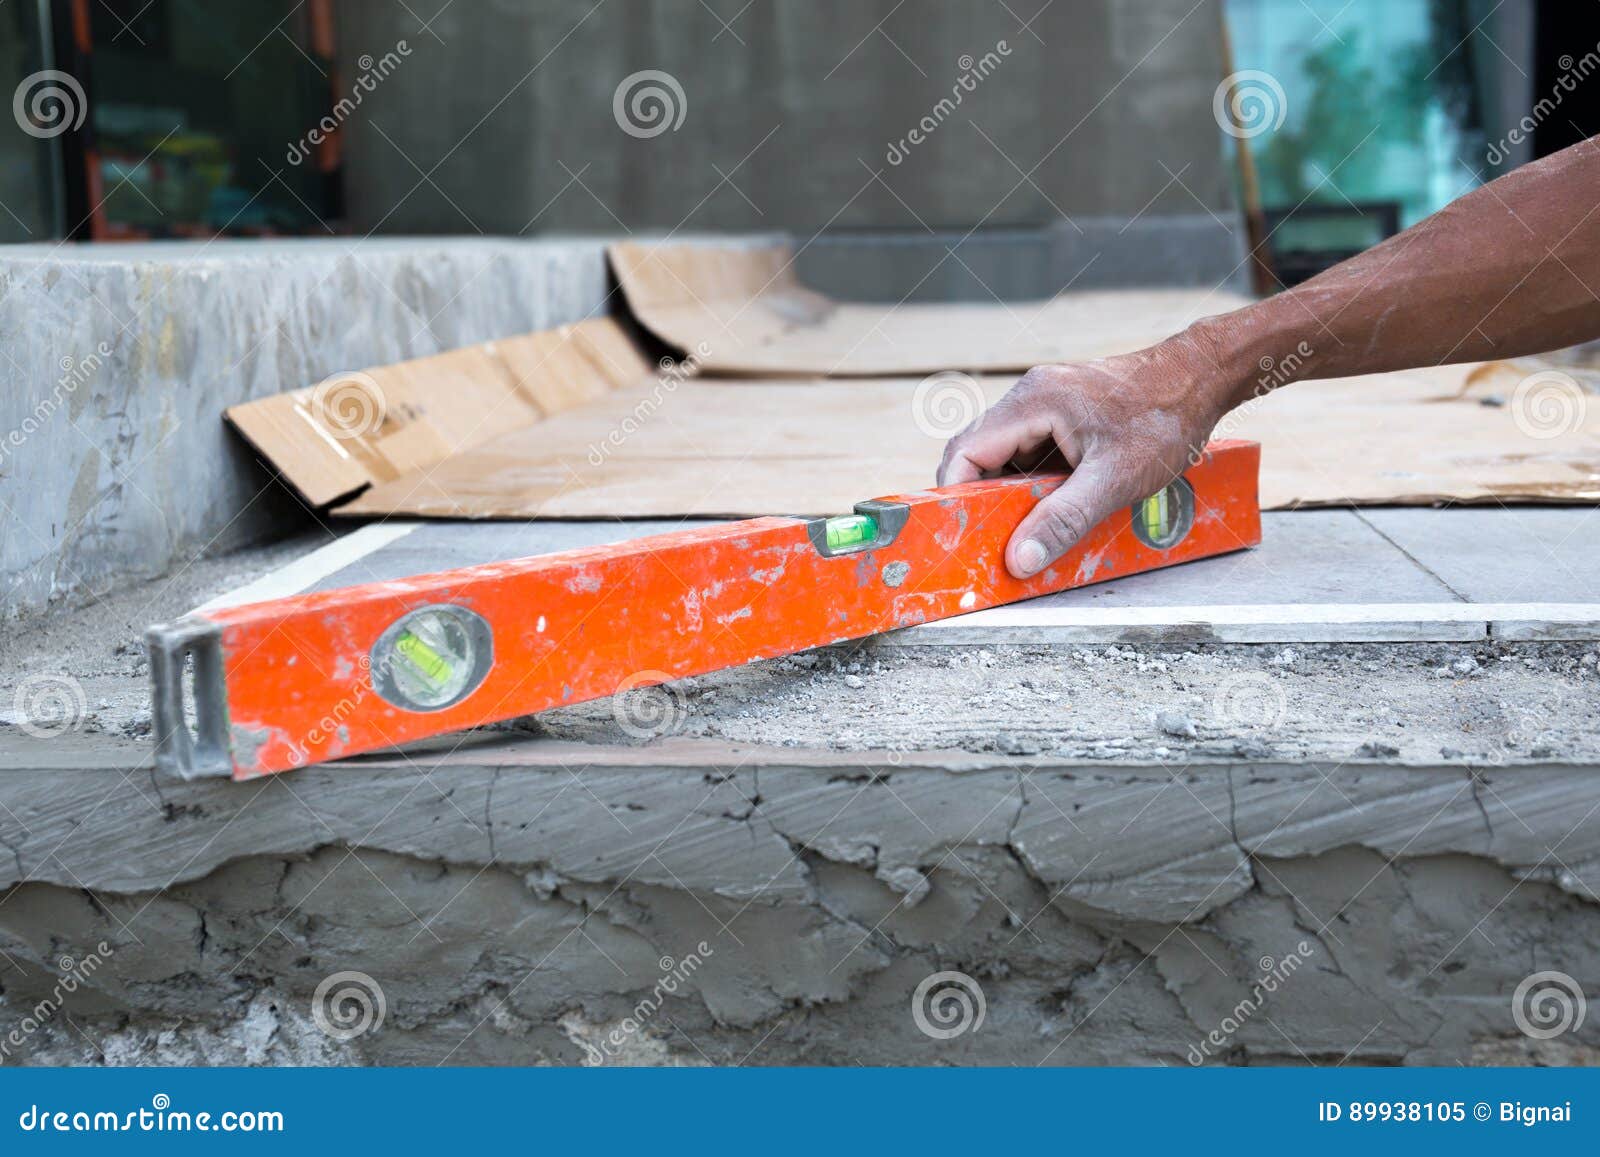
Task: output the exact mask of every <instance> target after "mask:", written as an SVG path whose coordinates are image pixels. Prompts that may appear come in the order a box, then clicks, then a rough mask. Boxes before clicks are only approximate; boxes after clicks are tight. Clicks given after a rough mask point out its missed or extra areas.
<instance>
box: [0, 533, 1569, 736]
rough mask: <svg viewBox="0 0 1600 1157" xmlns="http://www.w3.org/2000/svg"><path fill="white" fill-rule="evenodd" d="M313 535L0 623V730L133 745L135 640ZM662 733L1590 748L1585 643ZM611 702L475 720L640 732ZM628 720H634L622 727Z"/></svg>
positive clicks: (1005, 653) (1015, 663)
mask: <svg viewBox="0 0 1600 1157" xmlns="http://www.w3.org/2000/svg"><path fill="white" fill-rule="evenodd" d="M326 537H327V532H326V531H321V530H319V531H316V532H314V533H307V534H302V535H300V536H297V537H295V538H292V539H289V540H286V541H284V542H282V543H279V544H277V545H275V546H272V547H266V548H256V549H252V550H248V551H242V552H239V553H236V554H233V555H228V556H223V557H220V558H211V559H201V560H199V561H196V562H194V563H192V564H191V565H190V566H188V567H186V568H185V569H184V570H182V571H180V572H178V573H177V574H175V575H173V576H171V577H169V578H167V579H164V580H161V581H159V582H151V583H142V584H134V585H130V586H128V587H126V588H124V589H122V590H119V591H116V592H114V593H112V594H110V595H108V596H106V597H104V598H102V599H100V600H99V601H97V602H93V603H88V604H83V605H77V606H63V607H58V608H55V609H52V610H50V611H47V612H38V613H32V614H27V615H24V616H22V617H18V618H12V619H10V620H5V621H0V661H3V662H0V727H5V726H7V725H9V726H12V727H15V726H17V725H18V724H19V723H21V722H22V720H21V719H20V718H19V714H18V712H19V704H18V702H17V696H18V686H19V684H20V683H21V682H22V681H23V680H24V679H27V678H28V677H30V676H53V675H59V676H65V677H69V678H71V679H72V680H73V681H74V682H75V684H76V686H77V688H78V689H79V690H78V691H75V692H74V694H78V695H81V707H82V710H81V718H80V719H79V721H78V725H77V727H76V728H75V729H76V730H79V731H81V732H84V733H86V734H89V735H96V736H100V737H102V738H103V739H104V740H105V741H106V742H107V743H113V744H125V745H128V748H129V750H130V751H131V750H134V749H135V748H136V746H137V745H139V744H147V743H148V737H149V734H150V727H151V716H150V693H149V687H148V680H149V676H148V669H147V666H146V662H145V656H144V648H143V644H142V642H141V638H142V635H143V632H144V629H145V628H146V627H147V626H149V625H150V624H151V623H153V622H159V621H164V620H168V619H173V618H177V617H178V616H180V615H182V614H183V613H184V612H186V611H188V610H189V609H191V608H193V607H194V606H196V605H198V604H199V603H201V602H203V601H205V600H206V599H208V598H211V597H213V596H214V595H217V594H220V593H222V592H224V591H227V590H230V589H234V588H236V587H237V586H239V585H241V584H242V583H244V582H247V581H249V580H251V579H253V578H255V577H257V576H259V575H260V574H262V573H264V572H266V571H268V570H271V569H274V568H276V567H277V566H281V565H283V564H284V563H285V562H288V561H290V560H292V559H294V558H298V557H301V556H302V555H304V554H305V553H306V551H307V550H309V549H311V548H313V547H315V546H316V545H319V544H320V543H321V542H323V541H325V540H326ZM634 694H650V695H655V696H657V697H660V698H661V699H662V703H661V704H660V706H661V707H662V708H663V711H662V712H661V715H660V717H661V718H662V719H663V721H664V723H665V727H664V728H663V729H662V734H667V733H671V734H682V735H688V736H699V737H707V738H721V739H726V740H729V741H733V742H739V743H759V744H764V745H773V746H793V747H811V748H828V749H834V750H871V749H886V750H902V751H904V750H930V749H947V748H948V749H956V750H963V751H972V752H997V753H1001V754H1006V755H1024V756H1026V755H1039V754H1050V755H1056V756H1060V757H1067V758H1082V759H1093V760H1135V761H1137V760H1151V759H1155V760H1186V759H1192V758H1201V759H1204V758H1222V759H1241V758H1242V759H1261V760H1279V759H1290V760H1292V759H1334V760H1337V759H1343V758H1362V759H1394V760H1397V761H1417V760H1421V761H1429V762H1432V761H1438V760H1445V761H1462V762H1466V763H1498V762H1504V761H1507V760H1526V759H1534V760H1538V759H1568V760H1585V759H1597V758H1600V711H1597V710H1596V708H1597V707H1600V647H1597V645H1596V644H1594V643H1576V642H1573V643H1502V642H1496V641H1490V640H1484V641H1482V642H1476V643H1448V644H1445V643H1439V644H1415V643H1414V644H1403V643H1373V644H1310V645H1307V644H1292V645H1282V646H1278V645H1253V646H1251V645H1222V644H1193V645H1178V644H1169V645H1140V646H1132V645H1116V646H1093V647H1090V646H1078V647H1074V646H1051V647H1016V646H995V647H950V646H929V647H919V648H910V647H889V646H881V645H878V644H875V643H873V642H871V641H867V642H864V643H856V644H850V645H846V646H840V647H834V648H825V649H821V650H817V651H812V652H808V653H804V654H800V655H795V656H792V657H789V658H784V659H776V660H771V661H768V662H762V663H753V664H750V665H747V666H744V667H739V668H733V669H730V670H727V671H721V672H716V673H713V674H710V675H706V676H701V677H698V678H694V679H685V680H680V681H678V682H676V683H674V684H671V685H669V686H667V687H664V688H660V689H657V690H654V691H647V692H634ZM616 707H617V704H615V703H613V702H612V701H611V700H598V701H594V702H591V703H585V704H579V705H576V706H573V707H564V708H558V709H555V710H552V711H547V712H544V713H542V714H540V715H538V716H534V717H529V718H527V719H523V720H517V721H513V722H511V723H507V724H501V725H497V727H495V728H492V729H490V730H513V731H530V730H531V731H536V732H539V731H542V732H544V733H548V734H550V735H553V736H556V737H560V738H571V739H578V740H581V741H585V742H593V743H624V744H631V743H637V742H640V739H639V737H638V736H637V734H635V733H633V732H630V731H625V730H623V729H622V728H621V727H620V726H618V724H617V721H616V718H615V710H614V709H615V708H616ZM636 731H637V728H635V729H634V732H636Z"/></svg>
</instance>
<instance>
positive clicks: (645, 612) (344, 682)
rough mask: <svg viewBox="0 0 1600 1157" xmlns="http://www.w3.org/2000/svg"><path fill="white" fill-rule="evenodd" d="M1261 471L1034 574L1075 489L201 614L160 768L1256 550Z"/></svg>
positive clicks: (1003, 488)
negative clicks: (1019, 540) (1026, 569)
mask: <svg viewBox="0 0 1600 1157" xmlns="http://www.w3.org/2000/svg"><path fill="white" fill-rule="evenodd" d="M1259 463H1260V447H1259V446H1257V445H1256V444H1255V443H1253V442H1238V441H1230V442H1216V443H1213V444H1212V445H1210V446H1208V447H1207V448H1206V451H1205V453H1204V454H1203V455H1202V456H1201V458H1200V460H1199V461H1198V462H1197V463H1196V464H1195V465H1194V466H1193V467H1192V468H1191V469H1190V470H1189V471H1188V472H1187V473H1186V474H1184V476H1183V477H1181V478H1179V479H1177V480H1176V481H1174V482H1173V484H1172V485H1170V486H1168V487H1167V488H1166V489H1164V490H1162V491H1161V492H1160V493H1159V494H1156V495H1153V496H1152V497H1150V498H1147V499H1145V500H1144V501H1143V502H1139V503H1136V504H1135V505H1134V506H1133V507H1132V508H1131V510H1129V511H1128V512H1126V513H1122V514H1117V515H1114V516H1112V517H1111V518H1108V519H1107V520H1106V521H1105V522H1103V523H1101V524H1100V525H1099V526H1097V527H1095V528H1094V530H1093V531H1091V532H1090V533H1089V534H1088V535H1087V536H1085V538H1084V539H1083V541H1082V542H1080V543H1079V544H1078V545H1077V546H1076V547H1074V548H1073V549H1072V550H1071V551H1070V552H1068V553H1067V554H1066V555H1065V556H1063V557H1062V558H1061V559H1060V560H1059V561H1057V562H1056V563H1055V564H1054V565H1053V566H1051V567H1049V568H1047V569H1046V570H1044V571H1043V572H1041V573H1040V574H1038V575H1035V576H1034V577H1033V578H1030V579H1027V580H1019V579H1015V578H1013V577H1011V575H1010V574H1009V573H1008V572H1007V571H1006V568H1005V562H1004V555H1005V548H1006V543H1007V541H1008V540H1009V539H1010V537H1011V534H1012V532H1013V531H1014V530H1015V529H1016V527H1017V525H1018V524H1019V523H1020V522H1021V521H1022V518H1023V516H1024V515H1025V514H1027V513H1028V511H1029V510H1030V509H1032V507H1033V505H1034V503H1036V502H1037V501H1038V500H1039V499H1040V498H1041V497H1043V496H1044V495H1046V494H1048V493H1050V492H1051V491H1052V490H1054V489H1055V488H1056V487H1057V486H1059V485H1060V484H1061V482H1062V480H1063V477H1062V476H1061V475H1051V476H1049V477H1033V478H1023V477H1011V478H999V479H992V480H988V481H982V482H970V483H967V484H965V485H962V486H950V487H946V488H944V489H941V490H927V491H919V492H917V493H914V494H900V495H894V496H891V497H888V498H878V499H874V500H872V501H870V502H862V503H859V504H858V505H857V506H856V508H855V511H854V513H852V514H847V515H842V516H840V517H837V518H816V519H802V518H755V519H750V520H748V521H745V522H733V523H728V524H726V525H723V526H714V527H707V528H702V529H697V530H689V531H681V532H678V533H673V534H662V535H656V536H654V537H651V538H641V539H635V540H633V541H631V542H623V543H617V544H615V545H611V546H601V547H591V548H587V549H583V550H571V551H565V552H563V553H560V554H551V555H542V556H539V557H536V558H525V559H517V560H514V561H511V562H499V563H490V564H487V565H484V566H473V567H465V568H463V569H460V570H452V571H442V572H440V573H438V574H429V575H419V576H417V577H415V578H410V579H402V580H400V581H397V582H378V583H369V584H366V585H363V586H355V587H347V588H345V589H343V590H334V591H323V592H319V593H316V594H306V595H296V596H293V597H290V598H284V599H275V600H273V601H271V602H264V603H255V604H252V605H249V606H240V607H230V608H227V609H219V610H213V611H207V612H205V613H203V614H202V613H196V614H193V615H189V616H187V617H185V618H183V619H180V620H179V621H178V622H176V623H172V624H169V625H166V626H157V627H152V628H150V630H149V631H148V632H147V634H146V636H145V639H146V643H147V644H148V646H149V649H150V673H151V677H152V679H153V680H154V684H155V728H156V757H157V762H158V764H159V765H160V766H161V767H162V768H163V769H164V770H168V771H173V772H176V773H178V774H180V775H183V776H196V775H226V774H232V775H233V777H234V778H235V779H246V778H249V777H252V776H257V775H265V774H267V773H270V772H275V771H283V770H286V769H288V768H292V767H297V766H300V765H302V764H306V763H317V762H320V761H322V760H327V759H335V758H338V757H340V756H345V755H352V754H355V753H356V752H361V751H370V750H372V749H374V748H379V747H388V746H392V745H394V744H399V743H405V742H408V741H410V740H415V739H421V738H423V737H425V736H429V735H438V734H440V733H442V732H447V731H455V730H459V729H462V728H467V727H473V726H476V725H479V724H485V723H492V722H495V721H497V720H502V719H509V718H513V717H515V716H519V715H528V714H532V713H534V712H537V711H543V710H546V709H548V708H551V707H557V706H561V705H562V704H566V703H579V702H582V701H583V700H586V699H596V698H600V697H602V696H606V695H611V694H613V693H615V692H617V691H618V690H619V689H621V690H627V689H631V688H633V687H637V686H643V685H648V684H652V683H660V682H665V681H667V680H670V679H679V678H683V677H685V676H689V675H701V674H705V673H706V672H708V671H715V670H718V669H720V668H723V667H732V666H737V665H739V664H742V663H749V662H753V661H755V660H758V659H771V658H775V657H777V656H779V655H788V654H792V653H794V652H796V651H802V650H805V649H807V648H809V647H818V646H823V645H826V644H829V643H838V642H843V641H845V640H849V639H859V638H862V637H864V636H867V635H873V634H877V633H878V632H880V631H887V630H892V629H894V628H896V627H907V626H912V625H914V624H917V623H926V622H930V621H932V620H934V619H942V618H947V617H949V616H951V615H959V614H961V613H963V612H965V611H972V610H980V609H982V608H985V607H992V606H997V605H999V604H1001V603H1009V602H1015V601H1016V600H1018V599H1025V598H1030V597H1032V596H1034V595H1042V594H1046V593H1048V592H1050V591H1059V590H1064V589H1066V588H1068V587H1076V586H1083V585H1086V584H1088V583H1095V582H1103V581H1105V580H1106V579H1114V578H1120V577H1122V576H1124V575H1129V574H1134V573H1136V572H1139V571H1145V570H1151V569H1153V568H1156V567H1163V566H1170V565H1172V564H1174V563H1180V562H1188V561H1190V560H1192V559H1197V558H1204V557H1207V556H1209V555H1217V554H1224V553H1227V552H1228V551H1233V550H1239V549H1241V548H1243V547H1247V546H1254V545H1255V544H1256V543H1258V542H1260V541H1261V509H1260V504H1259V502H1258V500H1257V496H1256V476H1257V470H1258V466H1259ZM191 660H192V663H193V685H194V686H193V704H192V706H193V711H194V716H195V725H194V727H193V728H191V727H190V726H189V724H188V723H187V721H186V705H185V694H184V679H183V676H184V669H185V664H186V661H191Z"/></svg>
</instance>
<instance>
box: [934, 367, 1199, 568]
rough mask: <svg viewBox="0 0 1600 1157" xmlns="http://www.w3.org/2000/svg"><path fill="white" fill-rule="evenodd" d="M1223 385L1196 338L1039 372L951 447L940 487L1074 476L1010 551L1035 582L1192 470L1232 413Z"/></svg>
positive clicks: (1031, 517)
mask: <svg viewBox="0 0 1600 1157" xmlns="http://www.w3.org/2000/svg"><path fill="white" fill-rule="evenodd" d="M1224 376H1225V375H1223V374H1222V373H1221V372H1220V370H1219V369H1218V367H1217V366H1216V363H1215V361H1214V360H1213V358H1212V357H1211V356H1210V351H1209V349H1207V348H1206V347H1204V346H1202V344H1201V343H1200V342H1199V341H1198V340H1197V339H1195V338H1194V337H1191V336H1189V335H1179V336H1178V337H1176V338H1173V339H1172V340H1170V341H1168V342H1164V343H1162V344H1161V345H1158V346H1152V347H1151V348H1149V349H1146V350H1140V351H1139V352H1138V353H1133V354H1124V355H1122V356H1119V357H1113V358H1102V359H1099V360H1096V361H1092V362H1086V363H1083V364H1079V365H1050V366H1035V367H1034V368H1033V369H1031V370H1029V371H1028V372H1027V373H1026V374H1025V375H1023V377H1022V380H1021V381H1019V382H1017V384H1016V385H1014V386H1012V387H1011V389H1010V391H1009V392H1008V393H1007V394H1006V396H1005V397H1003V398H1001V399H1000V400H999V401H998V402H996V403H995V405H994V406H993V407H992V408H991V409H990V410H988V411H987V412H986V413H984V414H983V415H982V416H980V417H979V418H978V420H977V421H975V422H974V423H972V425H970V426H968V427H967V428H966V429H965V430H963V431H961V433H959V434H957V435H956V436H955V437H954V438H952V439H951V440H950V442H949V444H948V445H947V446H946V447H945V451H944V461H943V462H941V463H940V464H939V485H941V486H949V485H954V484H956V483H959V482H971V481H973V480H974V479H976V478H988V477H993V476H995V475H997V474H1005V473H1011V472H1015V471H1019V470H1022V471H1028V472H1034V471H1050V470H1063V469H1066V468H1068V467H1070V468H1071V470H1072V475H1071V477H1070V478H1068V479H1067V481H1066V482H1065V483H1064V484H1063V485H1062V486H1061V487H1060V488H1059V489H1057V490H1056V491H1055V492H1054V493H1052V494H1049V495H1046V496H1045V497H1044V498H1042V499H1040V501H1039V504H1038V505H1037V506H1035V507H1034V508H1033V510H1032V511H1031V512H1030V513H1029V514H1028V516H1027V517H1026V518H1024V519H1023V520H1022V524H1021V525H1020V526H1018V527H1017V530H1016V533H1015V534H1013V535H1012V536H1011V542H1010V545H1008V546H1007V547H1006V568H1007V569H1008V570H1009V571H1010V572H1011V573H1012V574H1013V575H1015V576H1016V577H1018V578H1028V577H1029V576H1031V575H1035V574H1037V573H1038V572H1040V571H1042V570H1043V569H1044V568H1045V567H1047V566H1049V565H1050V564H1051V563H1052V562H1054V561H1055V560H1056V559H1057V558H1059V557H1060V556H1061V555H1062V554H1063V553H1065V552H1066V551H1067V550H1069V549H1071V548H1072V546H1073V545H1074V544H1076V543H1077V542H1078V540H1079V539H1081V538H1082V537H1083V536H1084V535H1085V534H1087V533H1088V532H1089V530H1090V529H1091V528H1093V527H1094V526H1095V525H1097V524H1098V523H1099V522H1100V521H1102V520H1103V519H1105V518H1107V517H1109V516H1110V515H1111V513H1112V512H1113V511H1115V510H1118V509H1120V508H1121V507H1124V506H1128V505H1131V504H1132V503H1135V502H1138V501H1139V500H1140V499H1143V498H1148V497H1149V496H1150V495H1152V494H1154V493H1156V492H1157V491H1158V490H1160V489H1161V488H1162V487H1164V486H1166V485H1167V484H1168V483H1170V482H1171V481H1172V480H1173V478H1175V477H1176V476H1177V475H1179V474H1181V473H1182V472H1183V471H1184V470H1185V469H1186V468H1187V467H1188V465H1189V462H1190V456H1191V455H1192V454H1193V453H1195V452H1196V451H1197V450H1199V449H1200V448H1201V447H1203V446H1204V445H1205V443H1206V441H1207V439H1208V438H1209V436H1210V434H1211V430H1212V428H1213V427H1214V426H1215V425H1216V423H1217V421H1218V419H1220V418H1221V417H1222V415H1223V413H1225V412H1226V410H1227V408H1228V406H1227V404H1226V403H1225V402H1224V401H1223V396H1224V395H1225V394H1226V392H1227V390H1226V388H1225V386H1226V384H1225V383H1224V382H1223V381H1221V380H1219V379H1222V378H1224Z"/></svg>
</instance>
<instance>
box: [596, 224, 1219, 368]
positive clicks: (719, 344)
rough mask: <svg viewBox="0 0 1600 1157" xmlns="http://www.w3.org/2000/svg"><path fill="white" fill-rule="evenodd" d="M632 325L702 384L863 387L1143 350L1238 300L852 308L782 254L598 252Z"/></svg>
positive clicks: (653, 248) (633, 246)
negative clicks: (850, 380)
mask: <svg viewBox="0 0 1600 1157" xmlns="http://www.w3.org/2000/svg"><path fill="white" fill-rule="evenodd" d="M608 252H609V254H610V258H611V267H612V269H613V271H614V272H615V273H616V275H617V281H618V283H619V284H620V285H621V287H622V292H623V295H624V296H625V297H626V298H627V302H628V307H629V309H630V310H631V311H632V312H633V314H634V316H635V317H637V318H638V319H639V321H640V322H641V323H642V324H643V325H644V326H645V327H646V328H648V329H649V330H650V331H651V332H652V333H653V334H655V335H656V336H657V337H658V338H660V339H661V340H662V341H665V342H666V343H667V344H668V345H672V346H676V347H677V348H678V349H679V350H681V351H685V352H689V351H697V350H703V351H706V352H704V354H703V355H702V356H701V357H700V359H699V360H700V362H701V367H702V369H703V370H704V371H706V372H708V373H717V374H733V375H741V376H764V377H776V376H784V375H803V376H808V377H809V376H837V377H866V376H873V375H903V374H927V373H933V372H935V371H938V370H945V369H960V370H966V371H968V372H972V373H980V372H982V373H999V372H1019V373H1020V372H1021V371H1023V370H1026V369H1029V368H1030V367H1032V366H1036V365H1041V364H1044V363H1047V362H1072V361H1087V360H1089V359H1091V358H1097V357H1107V356H1109V355H1111V354H1118V353H1127V352H1129V351H1131V350H1136V349H1142V348H1144V347H1145V346H1148V345H1152V344H1154V343H1155V342H1158V341H1160V340H1161V339H1163V338H1165V337H1169V336H1170V335H1172V334H1174V333H1176V332H1178V331H1179V330H1181V329H1183V328H1184V327H1185V326H1186V325H1188V324H1189V323H1190V322H1191V321H1193V320H1195V319H1196V318H1198V317H1204V316H1206V315H1208V314H1214V313H1225V312H1227V311H1228V310H1230V309H1235V308H1237V307H1238V306H1241V305H1244V304H1245V303H1246V301H1247V299H1246V298H1243V297H1240V296H1238V295H1237V294H1232V293H1227V292H1224V291H1220V290H1203V289H1137V290H1104V291H1085V292H1070V293H1066V294H1062V295H1060V296H1058V297H1055V298H1052V299H1050V300H1048V301H1030V302H1007V303H1001V302H994V303H992V304H991V303H980V304H958V305H861V304H852V303H845V302H836V301H833V300H831V299H829V298H827V297H824V296H822V295H821V294H818V293H814V292H812V291H811V290H809V289H806V288H804V287H803V286H801V285H800V283H799V282H798V281H797V280H796V278H795V274H794V264H793V262H794V258H793V254H792V253H791V251H790V250H789V248H788V247H787V246H772V247H765V248H759V249H748V248H738V249H735V248H727V247H719V246H708V245H681V244H680V245H672V244H650V243H645V242H623V243H619V244H616V245H612V246H611V247H610V249H609V250H608Z"/></svg>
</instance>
